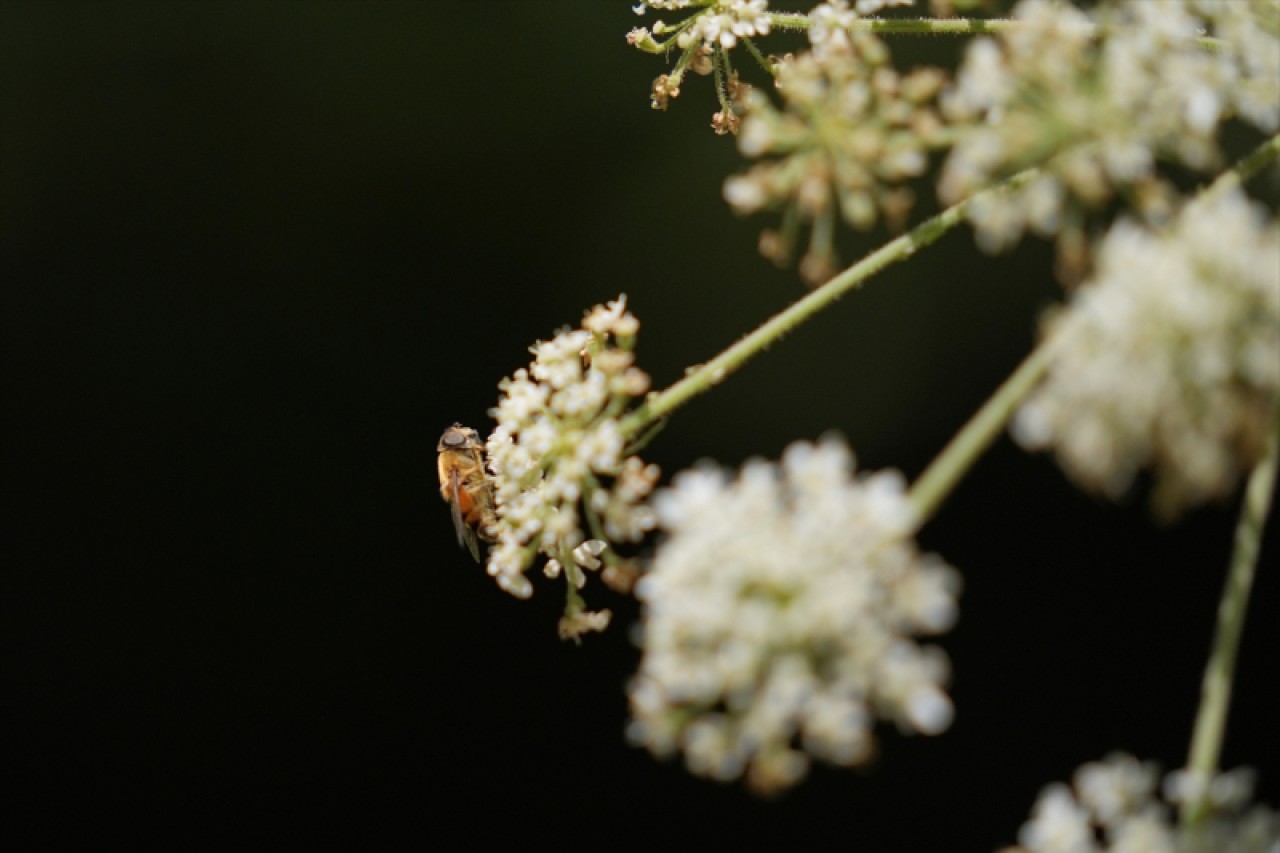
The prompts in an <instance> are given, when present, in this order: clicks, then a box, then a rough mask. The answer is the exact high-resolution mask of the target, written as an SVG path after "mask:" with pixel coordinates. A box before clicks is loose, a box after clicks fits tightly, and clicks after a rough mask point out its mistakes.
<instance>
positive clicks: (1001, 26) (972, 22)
mask: <svg viewBox="0 0 1280 853" xmlns="http://www.w3.org/2000/svg"><path fill="white" fill-rule="evenodd" d="M1025 26H1027V22H1026V21H1015V20H1012V19H1009V18H911V19H907V18H903V19H890V20H884V19H881V18H859V19H858V20H856V21H854V22H853V26H852V27H851V29H853V30H854V31H855V32H856V31H858V30H862V31H863V32H871V33H877V34H881V35H908V36H911V35H917V36H927V35H975V34H979V33H999V32H1006V31H1008V30H1016V29H1018V28H1019V27H1025Z"/></svg>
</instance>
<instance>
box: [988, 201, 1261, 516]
mask: <svg viewBox="0 0 1280 853" xmlns="http://www.w3.org/2000/svg"><path fill="white" fill-rule="evenodd" d="M1046 325H1047V326H1048V331H1049V333H1050V334H1052V335H1055V336H1058V337H1059V340H1058V342H1057V346H1058V349H1057V352H1056V353H1055V355H1054V360H1053V362H1052V364H1051V366H1050V368H1049V374H1048V377H1047V379H1046V381H1045V382H1044V384H1043V385H1042V386H1041V387H1040V388H1039V389H1038V390H1037V391H1036V392H1034V393H1033V394H1032V396H1031V397H1030V398H1029V399H1028V400H1027V402H1026V403H1025V404H1024V405H1023V407H1022V408H1021V410H1020V411H1019V412H1018V414H1017V416H1016V418H1015V420H1014V424H1013V434H1014V437H1015V438H1016V439H1017V440H1018V441H1019V442H1020V443H1021V444H1022V445H1023V446H1025V447H1027V448H1029V449H1044V448H1049V447H1052V448H1053V449H1054V450H1055V451H1056V453H1057V456H1058V460H1059V462H1060V463H1061V464H1062V466H1063V468H1064V469H1065V470H1066V471H1067V473H1068V474H1069V475H1070V476H1071V477H1072V478H1073V479H1074V480H1076V481H1077V482H1078V483H1080V484H1081V485H1082V486H1084V487H1086V488H1088V489H1090V490H1092V491H1096V492H1100V493H1102V494H1104V495H1106V496H1108V497H1111V498H1116V497H1119V496H1121V495H1122V494H1123V493H1125V492H1126V491H1127V489H1128V488H1129V486H1130V484H1131V483H1132V481H1133V478H1134V475H1135V473H1136V472H1137V470H1138V469H1139V468H1143V467H1150V468H1151V469H1152V470H1153V473H1154V474H1155V479H1156V482H1155V491H1154V493H1153V495H1152V500H1153V505H1154V507H1155V509H1156V511H1157V513H1158V514H1161V515H1163V516H1165V517H1172V516H1175V515H1177V514H1178V513H1179V512H1180V511H1182V510H1183V509H1186V508H1188V507H1191V506H1194V505H1196V504H1199V503H1203V502H1204V501H1206V500H1209V499H1212V498H1215V497H1219V496H1222V495H1225V494H1227V493H1229V492H1230V490H1231V489H1232V488H1233V487H1234V486H1235V483H1236V481H1237V479H1238V477H1239V474H1240V471H1241V469H1242V468H1243V469H1246V470H1247V469H1248V468H1249V467H1250V466H1251V465H1252V463H1253V462H1254V461H1255V460H1256V459H1257V456H1258V454H1259V453H1260V452H1261V448H1262V444H1263V441H1264V438H1265V436H1266V434H1267V433H1266V430H1267V429H1268V428H1269V427H1268V423H1269V422H1270V419H1271V412H1272V410H1273V407H1274V406H1275V404H1276V400H1277V397H1278V396H1280V223H1277V222H1276V221H1274V220H1273V221H1271V222H1267V221H1266V219H1265V216H1264V212H1263V211H1262V210H1261V209H1260V208H1258V207H1257V206H1255V205H1252V204H1251V203H1250V202H1249V201H1248V200H1247V199H1246V198H1245V197H1244V196H1243V195H1241V194H1239V193H1231V194H1226V195H1224V196H1222V197H1220V198H1218V199H1208V200H1199V201H1196V202H1193V203H1192V204H1190V205H1188V206H1187V207H1186V208H1185V209H1184V211H1183V212H1182V213H1181V215H1180V216H1179V217H1178V218H1177V219H1176V221H1175V222H1174V223H1173V224H1172V226H1171V227H1170V228H1169V229H1168V230H1167V231H1165V232H1163V233H1153V232H1151V231H1148V230H1146V229H1144V228H1142V227H1139V226H1137V225H1135V224H1133V223H1130V222H1125V221H1122V222H1120V223H1118V224H1117V225H1116V226H1114V227H1113V228H1112V229H1111V231H1110V233H1109V234H1107V236H1106V237H1105V238H1104V239H1103V241H1102V243H1101V245H1100V247H1099V249H1098V254H1097V271H1096V277H1095V279H1094V280H1093V281H1092V282H1090V283H1087V284H1086V285H1084V286H1082V287H1081V288H1080V289H1079V290H1077V291H1076V293H1075V294H1074V298H1073V299H1072V302H1071V305H1070V307H1069V308H1066V309H1064V310H1061V311H1060V312H1058V313H1057V314H1056V315H1053V316H1051V317H1050V318H1049V321H1048V323H1047V324H1046Z"/></svg>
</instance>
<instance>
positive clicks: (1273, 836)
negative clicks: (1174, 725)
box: [1005, 754, 1280, 853]
mask: <svg viewBox="0 0 1280 853" xmlns="http://www.w3.org/2000/svg"><path fill="white" fill-rule="evenodd" d="M1074 781H1075V785H1074V790H1073V789H1072V788H1071V787H1068V786H1067V785H1064V784H1062V783H1056V784H1053V785H1049V786H1048V787H1046V788H1045V789H1044V791H1043V792H1041V794H1040V797H1039V799H1038V800H1037V801H1036V804H1035V807H1034V809H1033V811H1032V815H1031V820H1029V821H1027V822H1026V823H1025V824H1023V825H1022V828H1021V830H1020V831H1019V832H1018V845H1019V846H1017V847H1011V848H1007V849H1006V851H1005V853H1103V851H1107V853H1219V851H1233V853H1275V851H1276V850H1277V849H1280V815H1277V814H1276V812H1274V811H1272V810H1270V809H1267V808H1265V807H1262V806H1254V807H1252V808H1248V802H1249V798H1250V796H1251V795H1252V791H1253V780H1252V775H1251V774H1250V773H1248V772H1247V771H1242V770H1235V771H1232V772H1231V773H1224V774H1221V775H1218V776H1215V777H1213V778H1212V779H1210V780H1207V782H1206V781H1205V780H1203V779H1201V780H1200V782H1199V783H1197V782H1196V779H1194V778H1193V777H1192V776H1191V775H1190V774H1188V773H1186V772H1176V773H1171V774H1169V775H1168V776H1167V777H1166V778H1165V781H1164V786H1163V788H1164V791H1163V793H1164V798H1163V799H1161V798H1159V797H1158V796H1157V794H1156V784H1157V781H1158V777H1157V771H1156V768H1155V767H1154V766H1153V765H1151V764H1147V763H1140V762H1139V761H1138V760H1137V759H1136V758H1134V757H1132V756H1129V755H1122V754H1114V755H1110V756H1108V757H1107V758H1106V759H1105V760H1104V761H1102V762H1094V763H1090V764H1086V765H1084V766H1083V767H1081V768H1080V769H1079V770H1077V771H1076V774H1075V780H1074ZM1202 797H1203V798H1204V799H1206V800H1207V803H1208V805H1209V808H1210V811H1209V815H1208V817H1207V819H1205V820H1204V821H1202V822H1200V823H1198V824H1196V825H1195V826H1194V827H1190V828H1188V827H1181V826H1178V825H1177V824H1176V823H1175V822H1174V819H1173V814H1172V812H1173V809H1171V808H1170V805H1178V804H1179V803H1183V802H1187V801H1189V800H1193V799H1194V800H1196V801H1198V800H1200V799H1201V798H1202Z"/></svg>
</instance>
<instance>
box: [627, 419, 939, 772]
mask: <svg viewBox="0 0 1280 853" xmlns="http://www.w3.org/2000/svg"><path fill="white" fill-rule="evenodd" d="M654 506H655V508H656V510H657V512H658V516H659V519H660V524H661V527H662V529H664V530H665V531H666V532H667V534H668V538H667V539H666V541H665V542H664V543H663V544H662V545H661V546H660V547H659V549H658V551H657V554H656V555H655V557H654V560H653V565H652V567H651V569H650V570H649V572H648V573H647V574H645V575H643V576H642V577H641V578H640V581H639V583H638V584H637V587H636V595H637V597H638V598H639V599H640V600H641V601H642V602H643V604H644V621H643V648H644V654H643V658H642V660H641V663H640V670H639V672H638V674H637V675H636V677H635V679H634V681H633V682H632V684H631V685H630V687H629V695H630V704H631V716H632V722H631V724H630V726H629V728H628V734H629V737H630V739H631V740H632V741H633V742H634V743H636V744H637V745H643V746H645V747H647V748H648V749H649V750H650V751H651V752H653V753H655V754H657V755H659V756H666V755H670V754H672V753H675V752H682V753H683V754H684V758H685V761H686V763H687V765H688V767H689V769H690V771H691V772H693V773H695V774H699V775H703V776H709V777H712V778H715V779H720V780H730V779H736V778H738V777H740V776H742V775H743V774H744V773H745V774H746V778H747V782H748V784H749V785H751V786H752V787H753V788H754V789H756V790H758V791H761V792H771V791H777V790H780V789H783V788H786V787H788V786H790V785H792V784H794V783H796V782H797V781H799V780H800V779H801V778H802V777H803V776H804V775H805V774H806V772H807V769H808V764H809V756H814V757H817V758H820V759H823V760H825V761H829V762H832V763H834V764H840V765H846V766H847V765H854V764H858V763H861V762H863V761H865V760H866V759H867V758H868V757H869V756H870V755H871V754H872V752H873V748H874V743H873V738H872V728H873V726H874V725H875V722H876V719H877V718H880V719H886V720H892V721H894V722H896V723H897V724H898V726H899V727H900V728H902V729H904V730H907V731H917V732H923V733H927V734H936V733H939V732H941V731H943V730H944V729H946V728H947V727H948V725H949V724H950V722H951V717H952V706H951V700H950V699H949V698H948V697H947V694H946V693H945V692H944V691H943V684H944V683H945V682H946V680H947V676H948V671H949V664H948V661H947V658H946V655H945V654H944V653H943V652H942V651H941V650H940V649H937V648H935V647H930V646H925V647H922V646H920V645H918V644H917V643H916V642H915V640H914V639H913V638H914V636H916V635H920V634H936V633H940V632H943V631H946V630H947V629H948V628H950V627H951V625H952V623H953V622H954V621H955V617H956V594H957V592H958V590H959V586H960V577H959V574H958V573H957V572H956V571H955V570H954V569H952V568H951V567H949V566H947V565H946V564H945V563H943V562H942V561H941V560H940V559H938V558H937V557H934V556H932V555H928V556H922V555H921V554H919V553H918V552H917V551H916V549H915V547H914V545H913V544H912V542H911V541H910V537H911V534H912V531H913V530H914V523H915V517H914V512H913V510H912V507H911V504H910V502H909V501H908V500H907V498H906V497H905V496H904V494H903V482H902V478H901V477H900V476H899V475H898V474H897V473H896V472H882V473H877V474H872V475H869V476H868V475H862V476H858V477H855V476H854V474H853V457H852V455H851V454H850V452H849V450H848V449H847V448H846V446H845V445H844V443H843V442H841V441H839V440H838V439H826V440H824V441H823V442H821V443H820V444H818V445H812V444H807V443H803V442H801V443H797V444H793V445H792V446H791V447H790V448H788V450H787V451H786V453H785V454H784V456H783V459H782V462H781V464H773V463H768V462H763V461H754V462H749V463H747V465H746V466H744V467H743V469H742V471H741V472H740V473H739V475H738V476H737V477H736V478H735V479H730V478H729V476H728V475H727V474H726V472H723V471H721V470H719V469H717V468H714V467H701V468H697V469H694V470H691V471H686V472H684V473H682V474H680V475H678V476H677V477H676V479H675V485H674V487H673V488H670V489H664V490H662V491H660V492H659V493H658V494H657V495H656V496H655V499H654Z"/></svg>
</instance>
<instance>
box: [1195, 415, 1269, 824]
mask: <svg viewBox="0 0 1280 853" xmlns="http://www.w3.org/2000/svg"><path fill="white" fill-rule="evenodd" d="M1277 457H1280V407H1277V409H1276V416H1275V418H1274V419H1273V421H1272V424H1271V434H1270V435H1269V436H1268V437H1267V446H1266V450H1265V452H1264V453H1263V457H1262V459H1261V460H1260V461H1259V462H1258V464H1257V465H1256V466H1255V467H1254V469H1253V473H1252V474H1250V476H1249V483H1248V485H1247V486H1246V487H1245V493H1244V504H1243V506H1241V507H1240V519H1239V521H1237V522H1236V536H1235V546H1234V547H1233V548H1232V551H1231V565H1230V567H1229V568H1228V570H1227V582H1226V585H1225V586H1224V587H1223V589H1222V599H1221V600H1220V601H1219V602H1218V626H1217V629H1216V630H1215V632H1214V636H1213V646H1212V648H1211V650H1210V652H1209V663H1208V665H1207V666H1206V667H1205V670H1204V681H1203V682H1202V683H1201V686H1200V708H1199V710H1198V711H1197V712H1196V722H1195V728H1194V730H1193V732H1192V735H1191V749H1190V752H1189V754H1188V756H1187V770H1188V771H1190V772H1191V774H1192V776H1193V777H1194V778H1197V779H1199V780H1201V781H1205V782H1207V781H1208V780H1209V778H1210V777H1212V776H1213V774H1214V773H1216V772H1217V770H1218V759H1219V757H1220V755H1221V753H1222V736H1223V733H1224V731H1225V730H1226V726H1227V710H1228V708H1229V707H1230V705H1231V680H1232V677H1233V676H1234V674H1235V668H1236V654H1237V652H1238V651H1239V649H1240V635H1241V633H1242V631H1243V630H1244V618H1245V611H1246V610H1247V608H1248V604H1249V591H1250V589H1252V587H1253V575H1254V569H1255V568H1256V567H1257V564H1258V551H1259V548H1260V546H1261V544H1262V533H1263V529H1264V527H1265V525H1266V520H1267V514H1268V513H1269V512H1270V509H1271V499H1272V495H1273V493H1274V492H1275V485H1276V459H1277ZM1209 805H1210V804H1209V803H1208V801H1207V800H1206V798H1204V797H1203V796H1202V797H1200V798H1199V799H1190V798H1188V799H1187V801H1186V802H1184V803H1183V804H1182V809H1181V813H1180V815H1179V817H1180V819H1181V822H1182V824H1183V826H1194V825H1195V824H1197V823H1199V822H1200V820H1202V819H1203V818H1204V816H1205V815H1206V814H1207V813H1208V810H1209Z"/></svg>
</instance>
